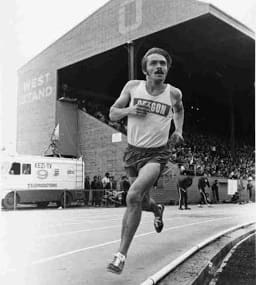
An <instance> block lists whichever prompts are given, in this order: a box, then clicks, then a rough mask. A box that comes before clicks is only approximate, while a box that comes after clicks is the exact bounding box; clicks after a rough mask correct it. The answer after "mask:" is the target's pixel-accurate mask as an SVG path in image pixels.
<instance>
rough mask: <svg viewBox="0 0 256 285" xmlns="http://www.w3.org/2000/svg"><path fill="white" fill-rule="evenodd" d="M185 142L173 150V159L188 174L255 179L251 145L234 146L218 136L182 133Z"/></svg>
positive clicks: (253, 155)
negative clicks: (182, 166)
mask: <svg viewBox="0 0 256 285" xmlns="http://www.w3.org/2000/svg"><path fill="white" fill-rule="evenodd" d="M184 138H185V143H184V145H182V146H179V147H177V148H176V149H175V152H174V154H173V159H174V160H176V161H177V162H178V163H179V164H182V165H184V167H185V169H186V170H187V171H188V172H190V174H195V175H203V174H204V173H207V175H208V176H216V177H226V178H231V179H240V178H242V179H247V178H248V177H253V178H254V176H255V150H254V148H253V146H250V145H245V144H238V143H237V144H236V145H235V146H234V149H233V151H232V147H231V146H230V144H229V143H228V140H226V139H224V138H221V137H219V136H214V135H210V134H200V133H185V134H184Z"/></svg>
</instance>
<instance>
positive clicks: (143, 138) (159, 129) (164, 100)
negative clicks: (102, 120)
mask: <svg viewBox="0 0 256 285" xmlns="http://www.w3.org/2000/svg"><path fill="white" fill-rule="evenodd" d="M170 89H171V86H170V85H169V84H167V85H166V88H165V90H164V91H163V92H162V93H161V94H159V95H157V96H152V95H150V94H149V93H148V92H147V90H146V85H145V81H141V82H140V83H139V84H138V85H136V86H135V87H134V88H132V89H131V91H130V93H131V101H130V106H132V105H136V104H145V105H147V106H149V109H150V111H149V113H148V114H147V115H146V116H145V117H139V116H136V115H129V116H128V125H127V139H128V143H129V144H131V145H133V146H137V147H144V148H150V147H159V146H163V145H165V144H166V143H167V141H168V135H169V130H170V126H171V120H172V118H173V112H172V104H171V95H170Z"/></svg>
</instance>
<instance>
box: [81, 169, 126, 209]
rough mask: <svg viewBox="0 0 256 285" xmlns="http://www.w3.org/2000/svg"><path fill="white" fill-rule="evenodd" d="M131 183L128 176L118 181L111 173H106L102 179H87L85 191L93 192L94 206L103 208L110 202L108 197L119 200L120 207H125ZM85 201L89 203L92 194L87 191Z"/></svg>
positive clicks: (100, 177)
mask: <svg viewBox="0 0 256 285" xmlns="http://www.w3.org/2000/svg"><path fill="white" fill-rule="evenodd" d="M129 187H130V183H129V181H128V177H127V176H126V175H122V176H121V177H120V179H119V180H118V181H117V180H116V179H115V177H114V176H111V175H110V174H109V172H106V173H105V176H104V177H103V178H102V176H101V175H95V176H93V179H92V180H91V179H90V177H89V176H86V177H85V184H84V189H85V190H91V191H92V197H91V205H92V206H101V205H102V204H104V203H105V202H106V200H108V197H109V198H111V199H115V197H117V199H119V197H120V199H119V201H118V202H120V203H119V204H120V205H125V204H126V202H125V200H126V195H127V192H128V189H129ZM119 194H120V196H118V195H119ZM85 198H86V199H85V200H86V201H87V203H88V202H89V201H90V192H89V191H86V193H85Z"/></svg>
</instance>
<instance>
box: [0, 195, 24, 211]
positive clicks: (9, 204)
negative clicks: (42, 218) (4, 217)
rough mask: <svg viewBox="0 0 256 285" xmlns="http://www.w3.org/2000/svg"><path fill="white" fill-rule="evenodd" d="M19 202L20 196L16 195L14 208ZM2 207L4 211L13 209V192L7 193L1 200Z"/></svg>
mask: <svg viewBox="0 0 256 285" xmlns="http://www.w3.org/2000/svg"><path fill="white" fill-rule="evenodd" d="M19 202H20V196H19V195H18V194H17V193H16V206H17V204H18V203H19ZM2 205H3V207H4V208H5V209H8V210H13V209H14V192H10V193H8V194H7V195H6V196H5V197H4V199H3V200H2Z"/></svg>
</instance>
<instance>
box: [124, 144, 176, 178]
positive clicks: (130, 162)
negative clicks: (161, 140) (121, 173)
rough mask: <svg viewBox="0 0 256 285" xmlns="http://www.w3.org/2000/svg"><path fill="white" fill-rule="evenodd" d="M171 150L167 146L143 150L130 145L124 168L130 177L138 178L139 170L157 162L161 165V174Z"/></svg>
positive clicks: (126, 153) (126, 151) (125, 153)
mask: <svg viewBox="0 0 256 285" xmlns="http://www.w3.org/2000/svg"><path fill="white" fill-rule="evenodd" d="M170 155H171V150H170V148H169V147H168V146H167V145H165V146H161V147H156V148H142V147H136V146H133V145H130V144H128V147H127V148H126V150H125V152H124V157H123V161H124V168H125V170H126V172H127V174H128V176H130V177H137V176H138V173H139V170H140V169H141V168H142V167H143V166H144V165H145V164H147V163H149V162H157V163H159V164H160V173H161V172H162V171H163V169H164V167H165V165H166V163H167V161H168V159H169V158H170Z"/></svg>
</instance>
